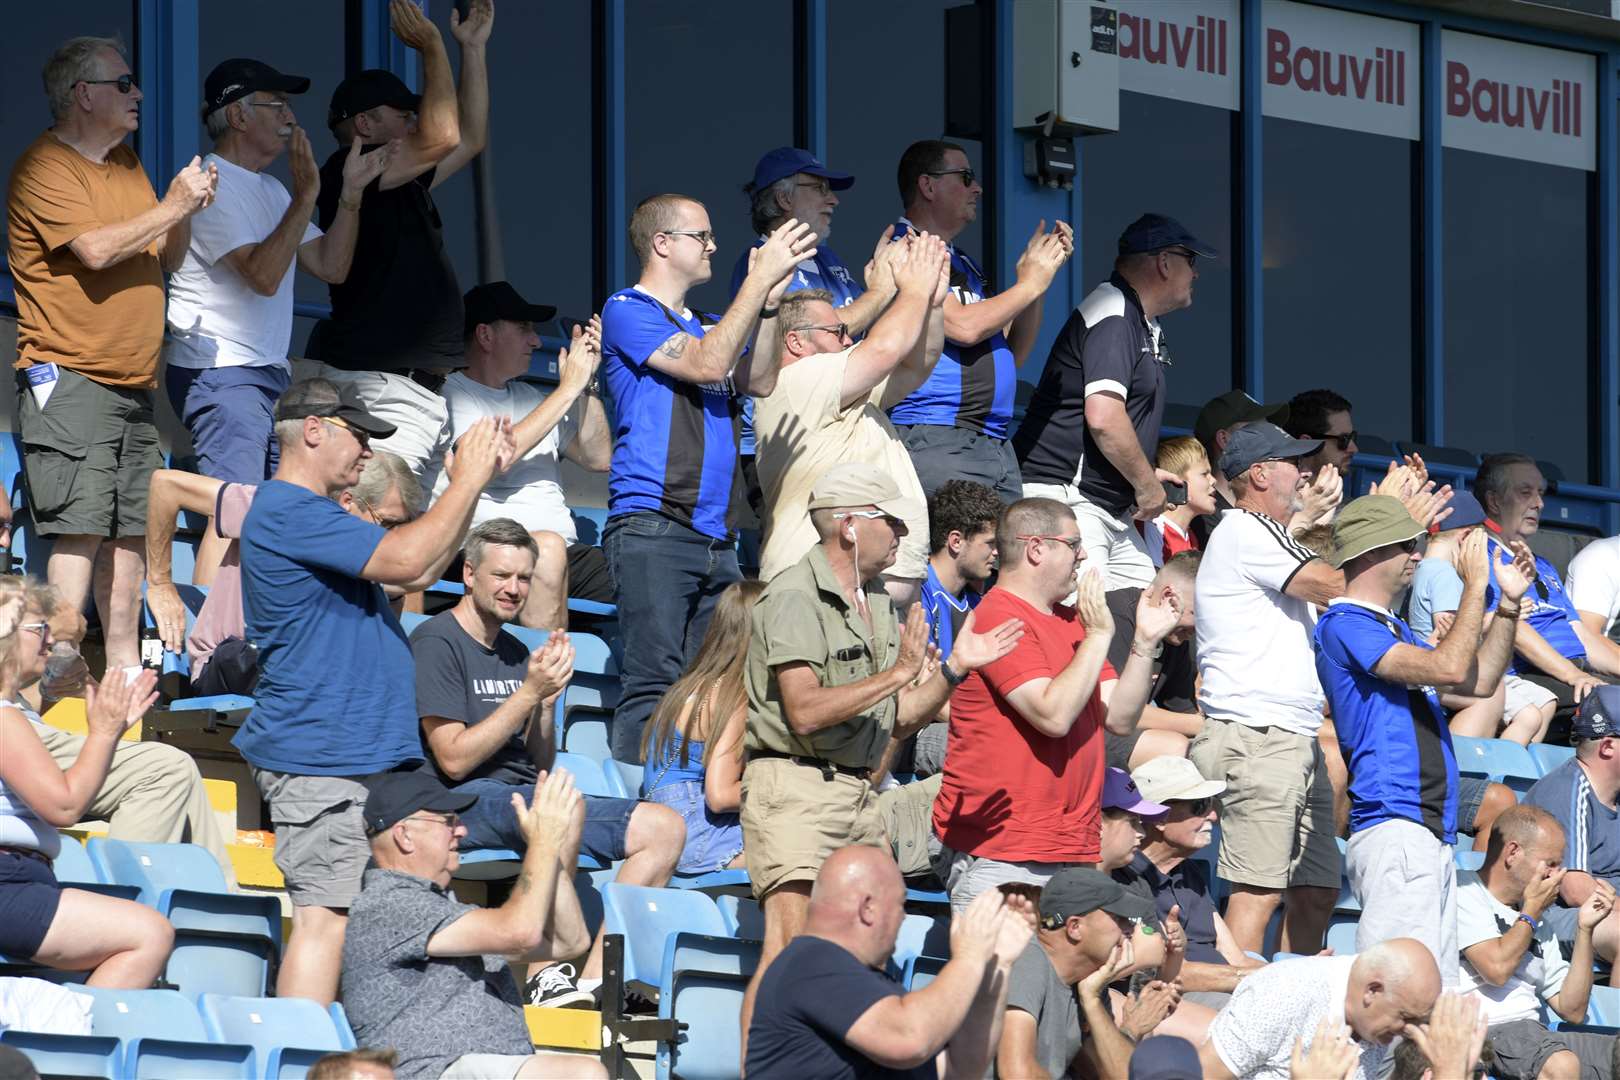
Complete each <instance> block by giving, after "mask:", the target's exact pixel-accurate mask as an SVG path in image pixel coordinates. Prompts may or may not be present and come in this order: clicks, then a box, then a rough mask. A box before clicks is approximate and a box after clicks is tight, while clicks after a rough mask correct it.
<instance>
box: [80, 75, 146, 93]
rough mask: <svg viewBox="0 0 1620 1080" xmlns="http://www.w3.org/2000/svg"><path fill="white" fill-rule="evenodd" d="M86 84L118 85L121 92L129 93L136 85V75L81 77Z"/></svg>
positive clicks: (81, 80)
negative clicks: (113, 77) (100, 77)
mask: <svg viewBox="0 0 1620 1080" xmlns="http://www.w3.org/2000/svg"><path fill="white" fill-rule="evenodd" d="M79 81H80V82H82V83H84V85H86V86H116V87H118V92H119V93H120V94H127V93H129V92H130V90H132V89H134V87H135V76H133V75H120V76H118V78H116V79H80V80H79Z"/></svg>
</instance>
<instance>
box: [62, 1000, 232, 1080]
mask: <svg viewBox="0 0 1620 1080" xmlns="http://www.w3.org/2000/svg"><path fill="white" fill-rule="evenodd" d="M81 992H83V993H87V994H92V995H94V997H95V999H96V1004H95V1008H94V1009H93V1010H92V1011H91V1014H90V1017H91V1034H93V1035H102V1036H112V1037H114V1038H119V1039H122V1040H124V1061H123V1067H122V1075H124V1076H129V1077H143V1078H144V1077H176V1078H182V1080H184V1078H205V1077H237V1076H240V1077H251V1076H253V1075H254V1057H253V1048H252V1047H251V1046H248V1045H245V1044H240V1043H222V1042H216V1041H213V1040H212V1039H210V1037H209V1034H208V1031H207V1029H206V1028H205V1027H204V1026H203V1022H202V1017H201V1016H200V1015H199V1014H198V1012H197V1007H196V1006H195V1005H193V1004H192V1003H191V1001H190V1000H189V999H188V998H187V997H186V996H185V995H183V994H180V993H178V992H176V991H174V990H98V989H93V988H90V987H85V988H83V990H82V991H81Z"/></svg>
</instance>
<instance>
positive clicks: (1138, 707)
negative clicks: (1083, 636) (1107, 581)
mask: <svg viewBox="0 0 1620 1080" xmlns="http://www.w3.org/2000/svg"><path fill="white" fill-rule="evenodd" d="M1160 596H1161V599H1162V601H1163V603H1161V604H1159V605H1157V606H1155V605H1153V604H1152V603H1150V601H1151V599H1152V596H1151V594H1150V593H1149V591H1148V590H1147V589H1143V590H1142V595H1141V596H1140V597H1138V598H1137V601H1136V632H1135V634H1134V635H1132V637H1131V652H1130V658H1129V659H1128V660H1126V661H1125V670H1124V671H1121V672H1120V673H1119V678H1118V679H1117V680H1110V682H1111V683H1112V686H1110V684H1109V683H1104V684H1103V685H1104V690H1103V695H1102V697H1103V704H1104V705H1106V706H1107V707H1108V718H1107V720H1106V721H1105V724H1106V726H1107V728H1108V730H1109V731H1110V732H1112V733H1113V734H1115V735H1120V736H1126V735H1129V734H1131V732H1133V731H1135V730H1136V725H1137V724H1138V723H1139V722H1140V721H1141V719H1142V710H1143V709H1145V708H1146V707H1147V703H1148V697H1149V696H1150V695H1151V694H1152V693H1153V662H1154V661H1155V660H1157V659H1158V658H1159V654H1160V653H1162V652H1163V651H1164V639H1165V638H1166V637H1168V636H1169V635H1170V632H1171V631H1172V630H1174V629H1175V628H1176V624H1177V623H1178V622H1180V621H1181V600H1180V599H1179V598H1178V597H1177V596H1176V591H1175V589H1173V588H1171V587H1169V586H1165V587H1164V591H1163V592H1162V593H1161V594H1160Z"/></svg>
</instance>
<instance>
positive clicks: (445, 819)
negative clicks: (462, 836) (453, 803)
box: [404, 810, 461, 831]
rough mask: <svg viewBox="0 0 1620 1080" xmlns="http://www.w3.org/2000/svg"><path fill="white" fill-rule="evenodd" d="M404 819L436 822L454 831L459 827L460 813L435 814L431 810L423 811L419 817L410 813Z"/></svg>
mask: <svg viewBox="0 0 1620 1080" xmlns="http://www.w3.org/2000/svg"><path fill="white" fill-rule="evenodd" d="M404 820H405V821H426V822H430V823H433V824H437V825H443V826H445V827H446V828H448V829H450V830H451V831H454V830H456V829H459V828H460V827H461V815H460V814H455V813H450V814H436V813H434V812H433V811H431V810H427V811H424V812H423V816H421V817H418V816H417V815H415V814H412V815H411V816H410V817H408V818H405V819H404Z"/></svg>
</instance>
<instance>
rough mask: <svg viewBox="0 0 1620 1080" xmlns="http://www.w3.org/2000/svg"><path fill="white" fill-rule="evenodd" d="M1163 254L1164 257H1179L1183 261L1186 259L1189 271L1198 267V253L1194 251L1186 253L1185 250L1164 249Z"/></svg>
mask: <svg viewBox="0 0 1620 1080" xmlns="http://www.w3.org/2000/svg"><path fill="white" fill-rule="evenodd" d="M1164 253H1165V254H1166V255H1180V256H1181V257H1182V258H1183V259H1186V260H1187V268H1188V269H1189V270H1190V269H1192V268H1193V267H1195V266H1197V265H1198V252H1196V251H1188V250H1187V249H1186V248H1165V249H1164Z"/></svg>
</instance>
